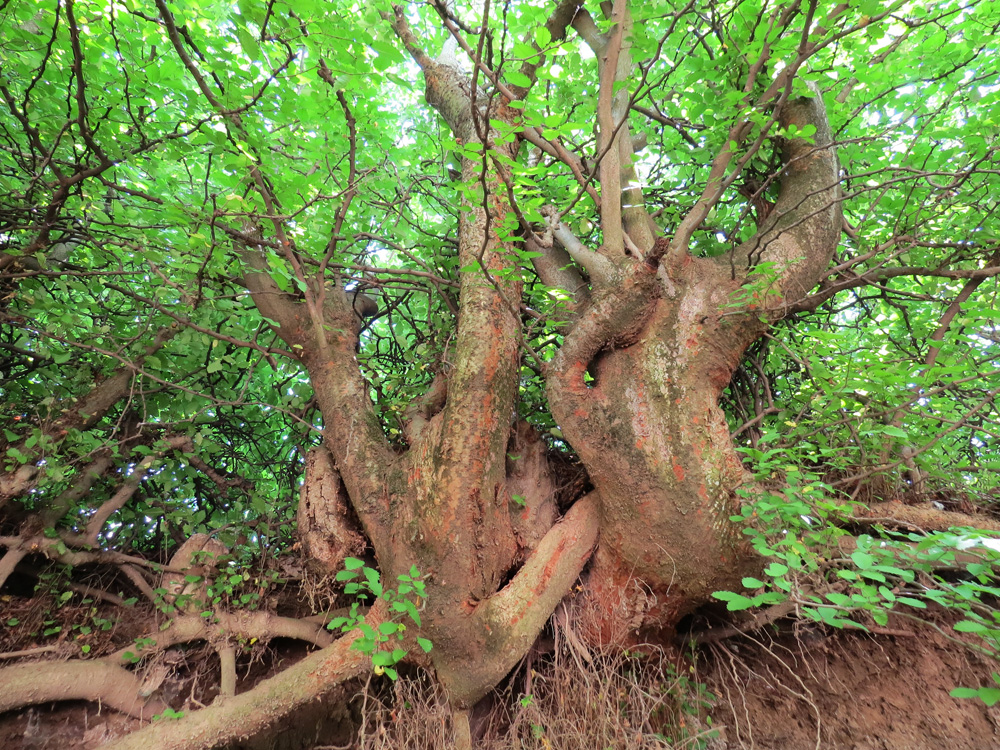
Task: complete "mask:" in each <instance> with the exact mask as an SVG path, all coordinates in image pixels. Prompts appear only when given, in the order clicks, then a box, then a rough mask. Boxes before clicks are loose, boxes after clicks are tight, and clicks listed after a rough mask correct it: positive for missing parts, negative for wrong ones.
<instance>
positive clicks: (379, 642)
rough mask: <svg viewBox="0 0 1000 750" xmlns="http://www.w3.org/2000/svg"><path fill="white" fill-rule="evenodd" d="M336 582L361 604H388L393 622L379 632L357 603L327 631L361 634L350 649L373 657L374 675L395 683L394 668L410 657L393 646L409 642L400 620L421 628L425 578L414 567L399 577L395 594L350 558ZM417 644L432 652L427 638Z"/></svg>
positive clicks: (382, 625) (376, 574) (381, 625)
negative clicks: (369, 600) (378, 601)
mask: <svg viewBox="0 0 1000 750" xmlns="http://www.w3.org/2000/svg"><path fill="white" fill-rule="evenodd" d="M336 580H338V581H341V582H347V583H346V585H345V586H344V593H345V594H347V595H348V596H355V597H357V599H358V600H360V601H365V600H367V599H369V598H370V597H374V598H376V599H383V600H384V601H385V602H386V603H387V604H388V607H389V611H390V619H388V620H385V621H383V622H381V623H379V625H378V627H377V628H373V627H372V626H371V625H369V624H368V623H367V622H365V616H364V615H363V614H361V613H360V612H359V605H358V601H355V602H354V603H352V605H351V609H350V613H349V614H348V615H347V616H342V617H335V618H334V619H333V620H331V621H330V623H329V624H328V625H327V628H329V629H330V630H338V629H339V630H340V631H341V632H344V633H350V632H351V631H355V630H356V631H359V632H360V634H361V637H360V638H358V639H357V640H355V641H354V643H353V644H352V646H351V648H353V649H355V650H357V651H361V652H362V653H364V654H368V655H370V656H371V660H372V667H373V671H374V672H375V674H377V675H382V674H385V675H386V676H387V677H389V678H390V679H393V680H395V679H396V678H397V677H398V675H397V673H396V670H395V669H394V666H395V665H396V664H397V663H398V662H399V661H400V660H401V659H402V658H403V657H405V656H406V654H407V651H406V649H403V648H400V647H399V646H398V645H395V646H394V644H398V643H400V642H402V641H403V640H404V639H405V638H406V636H405V633H406V625H405V624H404V623H403V622H401V618H402V617H403V616H404V615H405V616H406V617H408V618H409V619H410V620H411V621H412V622H413V623H414V624H415V625H416V626H417V627H420V609H422V608H423V604H424V599H425V597H426V595H427V592H426V590H425V588H424V582H423V576H422V575H421V574H420V571H418V570H417V568H416V566H411V567H410V571H409V573H403V574H401V575H399V576H398V580H399V586H398V587H397V589H396V590H395V591H394V590H392V589H386V588H384V587H383V586H382V582H381V576H380V574H379V572H378V571H377V570H375V569H374V568H370V567H368V566H367V565H365V563H364V561H363V560H359V559H357V558H355V557H348V558H346V559H345V560H344V570H342V571H340V572H339V573H337V576H336ZM416 642H417V645H418V646H419V647H420V649H421V650H422V651H423V652H424V653H427V652H429V651H430V650H431V648H432V644H431V642H430V641H429V640H428V639H427V638H423V637H419V636H418V637H417V638H416Z"/></svg>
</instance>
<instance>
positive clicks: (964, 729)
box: [702, 623, 1000, 750]
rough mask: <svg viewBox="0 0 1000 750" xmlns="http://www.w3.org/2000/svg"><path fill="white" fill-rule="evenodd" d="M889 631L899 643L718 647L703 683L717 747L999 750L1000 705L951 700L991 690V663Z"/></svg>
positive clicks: (834, 637) (898, 627)
mask: <svg viewBox="0 0 1000 750" xmlns="http://www.w3.org/2000/svg"><path fill="white" fill-rule="evenodd" d="M893 625H894V627H893V628H891V629H890V632H893V631H894V632H896V633H898V634H896V635H886V634H881V635H874V636H873V635H868V634H858V633H823V632H820V631H812V632H808V633H800V634H799V636H798V637H794V636H792V635H788V636H784V637H782V638H780V639H778V640H774V641H772V640H770V639H764V638H757V639H754V640H747V639H742V640H739V641H735V640H733V641H729V642H726V643H724V644H720V645H717V646H716V647H714V648H713V649H712V654H711V658H710V659H709V663H708V665H707V666H708V667H709V669H710V671H709V673H708V675H707V676H706V675H704V674H702V679H704V680H705V681H706V682H707V683H708V684H709V686H710V689H711V690H712V691H713V692H714V693H715V694H716V695H717V696H718V698H719V701H718V703H717V705H716V708H715V710H714V711H713V712H712V715H713V719H714V723H715V725H716V726H717V727H719V726H721V727H723V740H724V741H722V742H719V743H718V745H716V746H717V747H719V748H759V749H760V750H770V749H772V748H773V749H774V750H800V748H801V749H802V750H805V749H806V748H817V747H819V748H831V749H833V748H835V749H837V750H964V749H965V748H968V750H986V749H987V748H1000V704H998V705H997V706H994V707H992V708H987V707H986V706H985V705H984V704H983V703H982V702H980V701H978V700H968V699H962V700H959V699H956V698H952V697H950V696H949V692H950V691H951V690H952V689H953V688H955V687H958V686H969V687H978V686H980V685H986V684H991V680H990V671H991V669H996V668H997V665H996V663H995V662H991V660H989V659H987V658H984V657H980V656H978V655H977V654H975V653H973V652H971V651H969V650H968V649H966V648H963V647H961V646H958V645H956V644H955V643H954V642H953V641H950V640H948V639H946V638H945V637H944V636H943V635H941V634H940V633H938V632H937V631H935V630H934V629H933V628H930V627H927V626H915V625H914V626H910V625H908V624H905V623H904V624H900V623H893ZM941 627H942V629H945V628H946V626H945V625H942V626H941ZM946 632H947V631H946Z"/></svg>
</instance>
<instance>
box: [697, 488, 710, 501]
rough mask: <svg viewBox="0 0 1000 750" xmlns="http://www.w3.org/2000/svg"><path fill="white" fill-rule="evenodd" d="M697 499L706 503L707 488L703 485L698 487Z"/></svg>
mask: <svg viewBox="0 0 1000 750" xmlns="http://www.w3.org/2000/svg"><path fill="white" fill-rule="evenodd" d="M698 497H700V498H701V499H702V500H704V501H705V502H708V487H706V486H705V485H704V484H701V485H699V486H698Z"/></svg>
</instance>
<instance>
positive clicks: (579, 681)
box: [356, 651, 713, 750]
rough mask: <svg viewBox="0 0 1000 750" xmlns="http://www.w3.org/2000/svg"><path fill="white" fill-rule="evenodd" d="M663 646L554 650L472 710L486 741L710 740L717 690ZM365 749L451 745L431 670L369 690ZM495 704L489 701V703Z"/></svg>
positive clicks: (535, 744)
mask: <svg viewBox="0 0 1000 750" xmlns="http://www.w3.org/2000/svg"><path fill="white" fill-rule="evenodd" d="M684 669H685V674H682V675H680V676H679V675H678V673H677V670H676V669H675V668H674V665H673V663H672V662H671V661H670V660H669V659H668V658H667V657H666V656H665V655H663V654H662V653H659V652H656V651H653V652H652V653H651V654H650V653H646V654H644V655H642V656H639V655H634V654H633V655H629V654H624V653H619V654H616V655H605V656H597V657H594V658H592V659H589V660H586V659H581V658H573V659H567V658H565V657H563V658H559V657H558V656H557V657H554V658H552V659H550V660H547V661H545V662H542V663H536V669H531V670H530V676H529V675H528V674H526V673H525V670H524V669H522V670H521V671H520V673H519V674H518V675H517V676H516V678H515V679H513V680H512V681H511V684H512V686H516V688H515V687H508V689H507V691H506V692H505V693H504V694H498V695H495V696H493V697H492V700H490V699H488V700H487V702H486V703H485V704H482V705H480V706H479V707H477V710H476V711H475V712H474V714H473V718H472V725H473V736H474V738H475V739H474V746H475V747H478V748H483V749H484V750H536V749H537V750H603V749H604V748H613V749H614V750H651V749H653V748H656V749H657V750H663V748H685V749H686V748H700V747H708V746H710V741H711V737H712V735H713V733H712V732H711V731H710V724H709V723H708V722H709V721H710V720H709V719H708V718H707V715H706V710H707V708H708V706H709V702H708V698H709V697H710V696H709V695H708V694H707V693H706V692H705V691H704V688H703V687H701V686H699V685H698V683H697V682H696V681H695V679H694V677H693V675H689V668H688V667H685V668H684ZM363 701H364V706H363V710H362V714H363V726H362V728H361V732H360V733H359V737H358V742H357V745H356V747H357V748H359V750H376V749H378V750H383V749H384V750H388V749H389V748H393V749H395V748H401V749H406V748H413V749H414V750H417V749H418V748H419V750H434V749H438V748H440V749H441V750H444V749H445V748H451V747H453V746H454V743H453V740H452V727H451V711H450V708H449V707H448V705H447V702H446V700H445V698H444V696H443V694H442V693H441V692H440V690H438V689H436V688H434V687H433V686H432V684H431V682H430V681H429V680H426V679H411V680H404V679H401V680H399V681H398V682H397V683H396V684H395V685H394V686H393V687H392V690H391V692H390V693H389V694H387V695H383V696H381V697H378V696H376V695H374V694H373V691H372V690H366V692H365V695H364V698H363ZM484 705H488V706H489V708H487V709H486V710H483V706H484Z"/></svg>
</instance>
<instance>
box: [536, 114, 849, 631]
mask: <svg viewBox="0 0 1000 750" xmlns="http://www.w3.org/2000/svg"><path fill="white" fill-rule="evenodd" d="M790 123H795V124H797V125H799V126H800V127H801V126H803V125H805V124H813V125H815V126H816V127H817V133H816V145H815V146H812V145H809V144H807V143H805V142H802V141H794V142H790V143H788V144H786V147H785V149H784V157H785V160H786V162H787V163H788V167H787V168H786V170H785V174H784V176H783V180H782V192H781V197H780V198H779V201H778V204H777V206H776V208H775V210H774V212H773V214H772V216H771V219H770V221H769V222H768V223H767V224H765V226H763V227H761V230H760V232H759V233H758V236H757V237H755V238H754V240H752V241H751V242H748V243H746V244H745V245H744V246H742V247H740V248H738V249H737V251H736V254H735V258H733V259H723V260H722V261H721V262H719V261H716V260H711V259H702V258H693V257H691V256H690V255H687V254H685V255H683V256H681V257H680V258H679V259H677V260H675V261H671V262H669V263H664V268H663V270H662V271H661V273H660V274H659V275H658V276H655V277H654V276H653V274H652V273H651V272H650V270H649V269H648V268H644V265H643V264H641V263H636V264H621V265H620V268H622V269H623V278H622V279H621V280H620V281H619V282H618V283H616V284H613V285H608V286H607V287H606V288H605V289H604V290H602V291H601V293H600V294H599V295H598V296H596V297H595V301H594V303H593V304H592V306H591V308H590V309H589V310H587V311H585V312H583V313H582V314H581V316H580V320H579V321H578V323H577V324H576V326H575V327H574V329H573V330H572V332H571V333H570V334H569V335H568V336H567V338H566V342H565V344H564V346H563V348H562V350H561V351H560V352H559V354H558V355H557V357H556V359H555V360H554V361H553V367H552V370H551V372H550V377H549V397H550V405H551V407H552V411H553V415H554V416H555V417H556V420H557V422H558V423H559V425H560V427H561V428H562V431H563V434H564V435H565V436H566V437H567V438H568V439H569V441H570V442H571V443H572V445H573V447H574V448H575V449H576V450H577V452H578V453H579V455H580V457H581V459H582V460H583V462H584V464H585V465H586V466H587V468H588V470H589V472H590V477H591V479H592V480H593V482H594V485H595V487H596V488H597V489H598V491H599V494H600V498H601V544H600V548H599V550H598V554H597V557H596V565H595V568H594V571H593V575H592V579H591V593H592V597H591V605H592V609H591V611H590V616H589V617H588V620H587V622H588V625H589V632H590V635H591V636H592V637H593V638H595V639H596V640H600V641H607V640H621V639H624V638H626V637H627V636H628V634H629V631H634V630H635V628H636V627H637V626H639V625H640V624H656V625H657V626H660V627H662V626H669V625H671V624H673V623H675V622H676V621H677V619H678V618H679V617H680V616H681V615H682V614H684V612H685V611H687V610H688V609H689V608H690V607H692V606H694V605H696V604H698V603H700V602H701V601H704V600H705V599H706V598H707V597H708V595H709V594H710V593H711V592H712V591H715V590H718V589H725V588H732V587H733V586H734V585H738V583H739V579H740V576H741V575H742V572H741V563H743V562H745V561H746V560H747V559H748V558H747V557H746V556H745V555H744V553H743V551H742V550H741V549H740V537H739V534H738V529H737V528H736V527H735V525H733V524H732V523H731V522H730V521H729V516H730V515H732V514H733V512H734V511H735V509H736V506H737V505H738V503H739V498H738V496H737V494H736V493H737V490H738V489H739V488H740V487H741V486H748V478H747V476H746V475H745V473H744V471H743V469H742V467H741V463H740V460H739V457H738V455H737V454H736V453H735V452H734V450H733V446H732V441H731V440H730V438H729V430H728V427H727V424H726V420H725V417H724V415H723V413H722V410H721V409H720V408H719V405H718V400H719V396H720V395H721V393H722V391H723V390H724V389H725V387H726V386H727V385H728V383H729V380H730V376H731V375H732V372H733V370H734V369H735V368H736V366H737V365H738V364H739V361H740V359H741V357H742V355H743V352H744V351H745V350H746V348H747V346H749V344H750V343H752V342H753V341H754V340H755V339H756V338H757V337H759V336H760V335H761V333H762V332H763V331H764V330H765V328H766V326H767V321H768V320H773V319H776V318H779V317H781V315H782V314H783V309H782V306H783V304H784V302H785V300H786V299H788V298H792V299H794V298H797V296H799V295H801V294H802V293H803V291H804V290H806V289H808V288H810V287H811V286H812V285H814V284H815V281H816V280H817V278H818V276H819V274H820V273H822V271H823V269H825V268H826V267H827V265H828V264H829V261H830V258H831V256H832V254H833V251H834V250H835V248H836V244H837V240H838V237H839V232H840V225H841V219H840V209H839V205H838V202H837V199H838V188H837V183H838V174H837V163H836V158H835V155H834V153H833V150H832V148H830V147H829V144H830V143H831V136H830V130H829V127H828V126H827V123H826V115H825V111H824V109H823V105H822V101H821V100H820V99H818V98H817V99H802V100H797V101H795V102H792V103H790V104H788V105H787V106H786V107H785V110H784V112H783V113H782V124H784V125H787V124H790ZM657 242H658V244H659V243H663V242H665V241H664V240H662V239H661V240H658V241H657ZM761 261H771V262H773V263H774V264H775V265H774V266H772V267H771V271H769V275H768V276H766V277H765V276H763V275H761V279H763V280H762V281H759V280H758V277H757V276H755V275H754V274H752V273H751V272H750V268H751V267H752V266H753V265H755V264H757V263H760V262H761ZM654 278H655V281H653V279H654ZM630 331H631V332H630ZM588 372H589V373H590V375H591V376H592V377H593V379H594V380H593V382H590V383H588V382H586V380H585V374H586V373H588Z"/></svg>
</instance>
